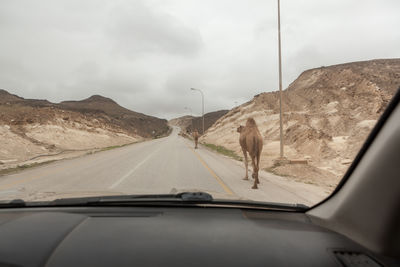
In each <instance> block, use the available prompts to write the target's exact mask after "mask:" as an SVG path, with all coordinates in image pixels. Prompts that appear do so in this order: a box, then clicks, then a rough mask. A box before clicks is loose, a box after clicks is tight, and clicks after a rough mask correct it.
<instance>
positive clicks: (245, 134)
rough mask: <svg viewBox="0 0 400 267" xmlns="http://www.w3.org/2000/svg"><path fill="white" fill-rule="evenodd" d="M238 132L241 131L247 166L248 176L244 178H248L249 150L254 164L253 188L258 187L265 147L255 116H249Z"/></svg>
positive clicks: (240, 139) (241, 144)
mask: <svg viewBox="0 0 400 267" xmlns="http://www.w3.org/2000/svg"><path fill="white" fill-rule="evenodd" d="M237 132H238V133H240V137H239V143H240V146H241V147H242V151H243V155H244V165H245V167H246V176H245V177H244V178H243V180H248V179H249V176H248V160H247V152H248V153H249V155H250V158H251V162H252V164H253V174H252V177H253V178H254V185H253V187H252V188H253V189H257V188H258V187H257V184H259V183H260V181H259V179H258V170H259V167H260V156H261V151H262V148H263V139H262V136H261V134H260V132H259V131H258V128H257V124H256V121H255V120H254V119H253V118H248V119H247V121H246V126H242V125H240V126H239V127H238V128H237Z"/></svg>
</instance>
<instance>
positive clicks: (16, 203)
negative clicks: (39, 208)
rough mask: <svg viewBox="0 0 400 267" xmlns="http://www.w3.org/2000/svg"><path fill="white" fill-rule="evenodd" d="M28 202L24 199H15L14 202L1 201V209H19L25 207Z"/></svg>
mask: <svg viewBox="0 0 400 267" xmlns="http://www.w3.org/2000/svg"><path fill="white" fill-rule="evenodd" d="M25 206H26V202H25V201H24V200H22V199H13V200H1V201H0V208H18V207H25Z"/></svg>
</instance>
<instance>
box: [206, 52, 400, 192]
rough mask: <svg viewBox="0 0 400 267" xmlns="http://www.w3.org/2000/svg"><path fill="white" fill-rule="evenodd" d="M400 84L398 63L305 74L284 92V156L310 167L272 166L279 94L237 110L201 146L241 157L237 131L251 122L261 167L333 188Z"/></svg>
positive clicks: (344, 66)
mask: <svg viewBox="0 0 400 267" xmlns="http://www.w3.org/2000/svg"><path fill="white" fill-rule="evenodd" d="M399 85H400V60H399V59H393V60H374V61H365V62H355V63H349V64H342V65H335V66H330V67H322V68H317V69H312V70H308V71H305V72H303V73H302V74H301V75H300V76H299V77H298V78H297V79H296V80H295V81H294V82H293V83H292V84H291V85H290V86H289V87H288V89H286V90H285V91H284V96H283V99H284V101H283V110H284V116H283V118H284V138H285V143H284V144H285V146H284V149H285V156H286V157H288V158H289V159H306V160H308V162H309V164H308V165H299V164H296V165H286V166H273V164H274V159H276V158H278V157H279V102H278V99H279V98H278V97H279V94H278V92H271V93H262V94H260V95H257V96H255V97H254V98H253V99H252V100H251V101H249V102H247V103H245V104H243V105H241V106H239V107H236V108H234V109H232V110H231V111H229V112H228V113H227V114H226V115H225V116H223V117H222V118H220V119H219V120H218V121H216V123H215V124H214V125H213V126H212V127H210V128H209V129H208V131H207V132H206V134H205V135H204V136H203V137H201V139H200V141H201V142H205V143H212V144H216V145H222V146H224V147H226V148H228V149H231V150H233V151H235V152H236V153H237V154H238V155H242V152H241V149H240V146H239V143H238V138H239V134H238V133H237V132H236V128H237V127H238V126H239V125H244V124H245V121H246V119H247V118H249V117H253V118H254V119H255V120H256V122H257V123H258V126H259V130H260V132H261V133H262V135H263V137H264V147H263V152H262V160H261V167H262V168H264V169H269V170H270V171H273V172H275V173H277V174H279V175H288V176H290V177H293V178H294V179H296V180H300V181H303V182H307V183H314V184H319V185H322V186H326V187H334V186H335V185H336V184H337V182H338V180H339V179H340V177H341V176H342V175H343V174H344V172H345V171H346V169H347V168H348V166H349V164H350V163H351V162H352V160H353V159H354V157H355V155H356V153H357V152H358V150H359V149H360V147H361V145H362V144H363V142H364V141H365V139H366V137H367V135H368V133H369V132H370V131H371V129H372V127H373V126H374V125H375V123H376V121H377V119H378V118H379V116H380V115H381V114H382V112H383V110H384V109H385V107H386V106H387V104H388V102H389V100H390V99H391V97H392V96H393V94H394V93H395V91H396V89H397V88H398V86H399Z"/></svg>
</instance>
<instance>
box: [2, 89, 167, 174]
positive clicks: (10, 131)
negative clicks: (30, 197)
mask: <svg viewBox="0 0 400 267" xmlns="http://www.w3.org/2000/svg"><path fill="white" fill-rule="evenodd" d="M168 130H169V127H168V126H167V121H166V120H162V119H158V118H155V117H151V116H147V115H144V114H140V113H137V112H133V111H130V110H128V109H125V108H123V107H121V106H119V105H118V104H117V103H116V102H114V101H113V100H111V99H109V98H105V97H101V96H92V97H90V98H88V99H85V100H82V101H68V102H62V103H60V104H54V103H50V102H48V101H46V100H33V99H24V98H21V97H19V96H16V95H12V94H10V93H8V92H7V91H5V90H0V143H1V144H2V145H1V147H0V168H1V169H4V168H9V167H14V166H16V165H18V164H20V163H21V162H25V161H27V160H30V159H32V158H38V157H40V156H43V157H45V156H46V155H59V154H60V153H65V152H73V151H83V150H91V149H99V148H105V147H111V146H120V145H124V144H129V143H133V142H138V141H141V140H144V139H145V138H151V137H157V136H159V135H163V134H166V133H167V132H168Z"/></svg>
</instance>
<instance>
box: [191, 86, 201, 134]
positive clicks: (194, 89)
mask: <svg viewBox="0 0 400 267" xmlns="http://www.w3.org/2000/svg"><path fill="white" fill-rule="evenodd" d="M190 90H192V91H199V92H200V93H201V103H202V112H201V113H202V115H201V116H202V117H203V133H202V134H204V94H203V92H202V91H201V90H200V89H196V88H190Z"/></svg>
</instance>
